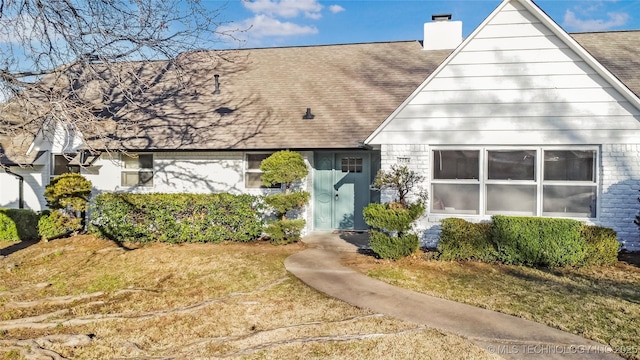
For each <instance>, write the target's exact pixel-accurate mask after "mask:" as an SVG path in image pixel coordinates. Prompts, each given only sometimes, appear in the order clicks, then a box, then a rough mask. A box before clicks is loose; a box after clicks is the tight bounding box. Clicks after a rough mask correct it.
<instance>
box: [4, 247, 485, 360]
mask: <svg viewBox="0 0 640 360" xmlns="http://www.w3.org/2000/svg"><path fill="white" fill-rule="evenodd" d="M0 248H5V251H6V252H8V251H7V250H8V249H11V248H15V244H7V243H0ZM301 249H302V245H289V246H281V247H275V246H271V245H269V244H266V243H253V244H222V245H210V244H189V245H167V244H154V245H149V246H144V247H140V248H135V249H132V250H125V249H121V248H118V247H117V246H116V245H114V244H113V243H111V242H108V241H105V240H101V239H97V238H94V237H91V236H81V237H75V238H71V239H64V240H56V241H52V242H49V243H36V244H33V245H31V246H29V247H26V248H24V249H19V250H16V251H13V252H12V253H11V254H10V255H8V256H6V257H4V258H2V259H0V359H1V358H4V359H21V358H29V357H30V356H34V357H35V356H36V355H47V356H50V358H52V359H55V358H73V359H105V358H109V359H134V358H135V359H151V358H162V359H183V358H189V359H197V358H202V359H211V358H242V359H275V358H278V359H279V358H291V359H293V358H304V359H307V358H326V357H331V358H342V359H358V358H360V359H370V358H380V359H396V358H397V359H400V358H424V359H429V358H432V359H441V358H476V359H487V358H491V356H490V355H489V354H488V353H486V352H485V351H484V350H482V349H480V348H478V347H476V346H474V345H472V344H470V343H469V342H468V341H466V340H464V339H462V338H460V337H457V336H453V335H450V334H443V333H441V332H438V331H435V330H431V329H426V328H424V327H421V326H418V325H415V324H411V323H406V322H403V321H399V320H395V319H392V318H389V317H386V316H382V315H380V314H373V313H371V312H369V311H367V310H364V309H358V308H356V307H353V306H350V305H348V304H345V303H343V302H341V301H338V300H335V299H332V298H329V297H327V296H325V295H323V294H321V293H318V292H316V291H314V290H312V289H310V288H309V287H307V286H305V285H304V284H302V283H301V282H300V281H298V280H297V279H296V278H295V277H293V276H292V275H290V274H288V273H287V272H286V270H285V269H284V265H283V262H284V259H285V258H286V257H287V256H289V255H290V254H292V253H295V252H297V251H300V250H301ZM78 335H79V336H78Z"/></svg>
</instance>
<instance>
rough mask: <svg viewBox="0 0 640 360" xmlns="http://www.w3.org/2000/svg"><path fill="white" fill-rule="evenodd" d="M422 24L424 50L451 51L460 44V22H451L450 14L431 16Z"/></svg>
mask: <svg viewBox="0 0 640 360" xmlns="http://www.w3.org/2000/svg"><path fill="white" fill-rule="evenodd" d="M431 20H432V21H431V22H428V23H425V24H424V43H423V48H424V50H453V49H455V48H457V47H458V45H460V44H461V43H462V21H451V14H438V15H432V16H431Z"/></svg>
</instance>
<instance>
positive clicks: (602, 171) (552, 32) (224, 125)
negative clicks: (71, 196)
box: [0, 0, 640, 250]
mask: <svg viewBox="0 0 640 360" xmlns="http://www.w3.org/2000/svg"><path fill="white" fill-rule="evenodd" d="M637 44H640V31H622V32H602V33H582V34H572V35H570V34H567V33H566V32H565V31H564V30H562V29H561V28H560V27H559V26H558V25H557V24H556V23H555V22H553V20H551V19H550V18H549V17H548V16H547V15H546V14H545V13H544V12H543V11H542V10H541V9H540V8H538V7H537V6H536V5H535V4H534V3H533V2H531V1H530V0H505V1H504V2H502V3H501V4H500V5H499V6H498V7H497V8H496V10H495V11H494V12H493V13H491V14H490V15H489V16H488V17H487V19H486V20H485V21H484V22H483V23H482V24H481V25H480V26H479V27H478V28H477V29H476V30H475V31H474V32H473V33H472V34H471V35H470V36H469V37H467V38H466V39H464V41H463V40H462V31H461V25H460V24H459V22H456V21H449V20H448V18H446V17H445V18H441V17H435V18H434V21H433V22H430V23H427V24H425V39H424V42H420V41H406V42H385V43H367V44H345V45H327V46H309V47H287V48H267V49H246V50H237V51H226V52H225V53H224V56H218V57H216V58H217V59H218V60H212V57H211V56H209V55H210V54H212V53H213V52H208V51H203V52H194V53H188V54H183V55H182V56H181V59H180V60H181V62H182V64H183V68H184V69H185V70H186V71H185V72H182V73H179V72H178V71H177V70H176V69H172V68H171V67H170V66H168V64H167V63H165V62H162V61H158V62H154V63H150V64H144V65H140V64H137V65H136V64H129V66H132V67H136V66H138V68H139V69H138V70H139V71H138V72H139V74H141V75H140V77H141V78H149V79H152V81H150V82H148V83H147V86H146V87H145V91H144V92H141V93H140V94H138V96H137V97H136V100H137V103H136V104H135V106H133V105H131V104H126V103H124V102H121V101H117V98H116V97H112V98H110V103H109V104H104V106H105V108H106V109H107V110H104V111H105V113H106V114H109V118H110V120H109V121H107V122H105V127H104V130H103V131H102V134H84V133H83V134H75V133H73V132H70V131H68V130H67V129H65V128H64V127H61V126H56V125H52V126H51V129H49V130H48V131H42V132H40V133H39V134H38V136H36V137H35V138H31V139H26V140H25V139H19V138H14V139H4V140H3V141H0V143H2V146H3V148H4V149H6V150H4V155H5V156H4V157H3V158H2V159H1V160H2V161H3V162H4V164H5V165H9V167H8V169H9V171H8V172H7V171H5V173H3V174H0V206H14V207H17V204H18V203H20V202H22V203H24V205H25V207H28V208H32V209H35V210H40V209H42V208H44V207H45V202H44V200H43V198H42V193H43V189H44V186H45V185H46V184H47V183H48V181H49V179H50V177H51V176H54V175H56V174H58V173H61V172H64V171H68V170H73V171H80V172H82V173H83V174H84V175H85V176H86V177H87V178H88V179H89V180H91V181H92V183H93V184H94V187H95V189H96V192H100V191H136V192H185V191H187V192H232V193H253V194H262V193H269V192H272V191H277V190H276V189H265V188H263V187H261V184H260V181H259V177H260V171H259V164H260V161H261V160H262V159H264V158H265V157H266V156H268V155H269V154H270V153H272V152H274V151H277V150H280V149H291V150H296V151H299V152H300V153H301V154H302V155H303V156H304V158H305V160H306V161H307V163H308V164H309V167H310V169H312V171H311V172H310V174H309V176H308V177H307V179H306V181H305V183H304V184H302V186H303V187H305V188H306V189H307V190H308V191H310V192H311V194H312V200H311V203H310V205H309V206H308V207H307V209H306V213H305V214H304V216H305V218H306V219H307V230H332V229H355V230H363V229H366V224H365V223H364V221H363V218H362V208H363V207H364V206H365V205H366V204H367V203H369V202H374V201H380V200H382V201H386V200H388V198H389V194H387V193H382V194H380V193H379V192H378V191H376V190H375V189H371V188H370V186H369V184H371V182H372V180H373V178H374V177H375V174H376V172H377V170H378V169H380V168H383V169H385V168H388V167H389V166H391V165H392V164H394V163H398V162H400V163H404V164H407V165H408V166H409V167H411V168H412V169H414V170H416V171H418V172H420V173H421V174H423V175H425V176H426V177H427V180H426V183H425V184H424V186H425V187H426V188H427V189H428V190H429V194H430V199H429V205H428V209H427V211H426V213H425V215H424V217H423V218H422V219H421V221H420V224H419V230H420V231H421V232H422V233H423V241H424V243H425V244H426V245H433V244H434V241H435V240H436V239H437V234H438V231H439V221H440V220H441V219H442V218H446V217H451V216H455V217H463V218H466V219H469V220H472V221H483V220H486V219H489V218H490V216H491V215H493V214H498V213H499V214H519V215H534V216H560V217H571V218H577V219H580V220H583V221H585V222H588V223H593V224H597V225H602V226H607V227H612V228H614V229H615V230H616V231H617V232H618V235H619V239H620V241H621V242H622V244H623V247H625V248H627V249H629V250H634V249H635V250H637V249H640V239H639V238H640V237H639V234H638V229H637V227H636V226H635V224H633V218H634V216H635V214H636V213H637V212H638V208H639V207H638V202H637V196H638V190H640V156H639V155H640V137H639V135H638V134H639V132H638V130H639V129H640V99H639V97H638V95H640V74H639V72H638V71H637V69H638V68H639V65H640V46H639V45H637ZM123 66H124V65H123ZM185 75H188V76H190V77H191V79H190V80H191V86H189V87H187V88H181V87H179V86H176V83H177V82H178V81H179V80H180V76H185ZM119 119H127V120H130V122H128V124H129V125H128V126H126V127H125V126H119ZM131 124H133V125H131ZM16 149H18V150H16ZM86 149H91V151H86ZM109 149H110V150H114V149H121V150H124V152H123V151H104V150H109ZM100 150H103V151H100ZM18 165H21V166H18ZM19 184H23V190H22V191H18V188H19ZM20 194H21V195H20ZM20 199H21V200H20Z"/></svg>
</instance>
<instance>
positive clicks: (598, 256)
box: [580, 225, 620, 266]
mask: <svg viewBox="0 0 640 360" xmlns="http://www.w3.org/2000/svg"><path fill="white" fill-rule="evenodd" d="M580 234H581V236H582V237H583V238H584V240H585V246H586V248H585V250H586V253H585V257H584V265H587V266H590V265H612V264H615V263H616V262H617V261H618V252H619V251H620V243H619V242H618V238H617V235H616V232H615V231H613V230H612V229H609V228H605V227H600V226H590V225H583V226H582V227H581V228H580Z"/></svg>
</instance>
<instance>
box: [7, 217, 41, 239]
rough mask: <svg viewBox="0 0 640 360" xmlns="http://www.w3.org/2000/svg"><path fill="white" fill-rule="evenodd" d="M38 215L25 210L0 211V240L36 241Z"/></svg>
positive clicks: (37, 237)
mask: <svg viewBox="0 0 640 360" xmlns="http://www.w3.org/2000/svg"><path fill="white" fill-rule="evenodd" d="M39 218H40V215H39V214H38V213H36V212H34V211H33V210H27V209H0V240H5V241H24V240H38V239H39V236H38V219H39Z"/></svg>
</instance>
